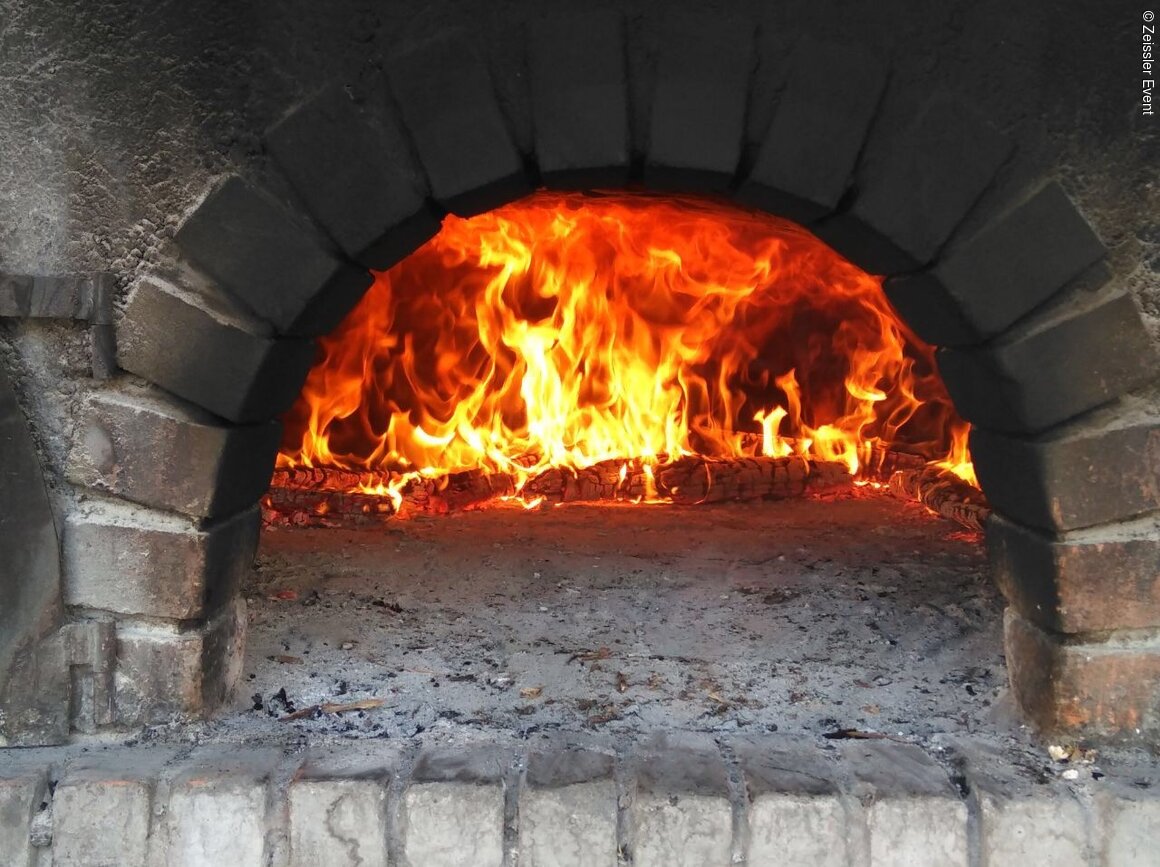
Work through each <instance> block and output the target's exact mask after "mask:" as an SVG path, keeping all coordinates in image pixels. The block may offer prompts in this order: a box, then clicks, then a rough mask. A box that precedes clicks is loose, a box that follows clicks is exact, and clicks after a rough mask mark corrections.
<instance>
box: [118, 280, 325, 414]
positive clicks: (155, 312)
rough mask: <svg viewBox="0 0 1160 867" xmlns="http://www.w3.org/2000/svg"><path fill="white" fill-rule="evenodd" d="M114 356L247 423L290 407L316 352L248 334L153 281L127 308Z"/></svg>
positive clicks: (141, 285)
mask: <svg viewBox="0 0 1160 867" xmlns="http://www.w3.org/2000/svg"><path fill="white" fill-rule="evenodd" d="M117 353H118V355H117V357H118V361H119V363H120V365H121V367H123V368H124V369H125V370H127V371H129V372H130V373H135V374H137V375H138V376H142V377H144V378H145V379H148V380H149V381H150V382H154V383H156V384H157V385H159V386H161V387H162V388H164V389H165V390H166V391H169V392H172V393H173V394H176V395H177V396H178V397H181V398H184V399H185V400H188V401H191V402H193V403H196V404H197V405H198V406H200V407H202V408H204V409H207V410H209V411H210V412H212V413H214V414H215V415H219V416H221V417H222V418H224V419H228V420H229V421H233V422H240V423H250V422H257V421H265V420H266V419H269V418H273V417H274V416H276V415H278V414H279V413H281V412H284V411H285V410H286V409H288V408H289V407H290V405H291V404H292V403H293V402H294V399H295V397H296V396H297V394H298V391H299V389H301V388H302V383H303V381H305V379H306V373H307V371H308V370H309V369H310V365H311V363H312V362H313V360H314V344H313V342H312V341H309V340H302V339H297V338H277V339H271V338H268V337H259V336H256V335H254V334H250V333H249V332H247V331H244V330H242V329H241V328H239V327H237V326H236V325H234V324H231V323H230V322H228V321H226V320H225V319H223V318H219V317H216V316H215V315H214V314H212V313H210V312H209V311H208V310H206V309H205V308H203V307H201V306H199V305H198V304H197V303H195V300H194V299H193V298H192V297H191V296H189V295H187V294H184V293H181V292H180V290H178V289H177V288H175V287H174V286H173V285H172V284H169V283H167V282H166V281H165V280H163V279H161V278H159V277H153V276H149V277H144V278H142V279H141V280H140V281H138V283H137V286H136V287H135V288H134V290H133V293H132V295H131V296H130V298H129V303H128V305H126V308H125V316H124V318H123V319H122V320H121V322H120V324H119V325H118V329H117Z"/></svg>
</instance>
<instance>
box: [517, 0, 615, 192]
mask: <svg viewBox="0 0 1160 867" xmlns="http://www.w3.org/2000/svg"><path fill="white" fill-rule="evenodd" d="M528 67H529V74H530V76H531V94H532V112H533V119H534V129H535V138H536V160H537V162H538V163H539V166H540V174H541V176H542V177H543V179H544V183H545V185H547V186H548V187H553V188H566V189H572V188H580V189H583V188H591V187H615V186H622V185H624V184H625V183H626V182H627V181H628V168H629V138H628V78H627V75H626V72H625V46H624V20H623V18H622V16H621V14H620V12H619V11H616V12H596V11H586V12H584V13H581V14H572V15H554V16H552V17H545V18H540V19H537V20H536V21H534V22H532V24H531V26H530V27H529V33H528Z"/></svg>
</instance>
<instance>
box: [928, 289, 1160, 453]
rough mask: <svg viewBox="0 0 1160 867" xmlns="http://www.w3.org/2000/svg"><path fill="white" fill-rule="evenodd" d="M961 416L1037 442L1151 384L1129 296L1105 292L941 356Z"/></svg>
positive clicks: (1149, 349) (1146, 341) (1147, 343)
mask: <svg viewBox="0 0 1160 867" xmlns="http://www.w3.org/2000/svg"><path fill="white" fill-rule="evenodd" d="M936 358H937V361H938V367H939V372H940V373H941V374H942V378H943V382H944V383H945V384H946V387H947V391H949V392H950V395H951V398H952V399H953V400H954V403H955V408H956V409H957V410H958V411H959V414H960V415H961V416H962V417H963V418H965V419H966V420H967V421H969V422H971V423H972V424H976V425H978V426H979V427H982V428H986V429H988V430H992V431H998V432H1000V433H1014V434H1036V433H1041V432H1043V431H1045V430H1047V429H1048V428H1050V427H1052V426H1053V425H1056V424H1059V423H1060V422H1062V421H1066V420H1067V419H1070V418H1072V417H1074V416H1077V415H1079V414H1080V413H1083V412H1086V411H1088V410H1090V409H1095V408H1096V407H1097V406H1100V405H1101V404H1105V403H1107V402H1108V401H1111V400H1112V399H1114V398H1116V397H1119V396H1120V395H1121V394H1124V393H1126V392H1128V391H1130V390H1132V389H1133V388H1136V387H1137V386H1139V385H1142V384H1144V383H1145V382H1147V381H1148V380H1150V379H1152V378H1153V377H1155V376H1156V371H1157V366H1156V350H1155V349H1154V348H1153V346H1152V341H1151V338H1150V337H1149V336H1148V332H1147V331H1146V330H1145V329H1144V324H1143V322H1142V321H1141V319H1140V313H1139V311H1138V310H1137V309H1136V304H1135V302H1134V301H1133V300H1132V296H1131V295H1130V294H1128V293H1126V292H1108V293H1106V294H1101V295H1099V296H1096V297H1094V298H1090V299H1089V298H1083V299H1082V301H1081V303H1076V304H1074V305H1068V306H1066V307H1063V308H1061V309H1060V310H1058V311H1052V312H1050V313H1049V314H1047V315H1045V316H1044V318H1043V319H1042V320H1039V319H1037V320H1034V321H1029V322H1028V323H1026V325H1025V326H1024V327H1022V328H1020V329H1017V330H1016V331H1014V332H1010V333H1009V334H1008V335H1007V336H1005V337H1004V338H1002V339H1000V340H998V341H996V342H993V343H989V344H987V345H985V346H983V347H979V348H977V349H950V348H946V349H940V350H939V351H938V354H937V356H936Z"/></svg>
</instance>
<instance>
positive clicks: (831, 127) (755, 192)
mask: <svg viewBox="0 0 1160 867" xmlns="http://www.w3.org/2000/svg"><path fill="white" fill-rule="evenodd" d="M885 87H886V66H885V65H884V64H883V63H881V62H879V61H878V59H877V58H875V57H874V56H873V55H871V54H870V53H869V52H867V51H864V50H861V49H859V48H858V47H856V46H852V45H848V44H847V45H834V44H831V43H827V42H818V41H817V40H814V39H811V38H809V37H806V38H803V39H802V40H801V41H800V42H799V43H798V45H797V47H796V48H795V49H794V52H793V57H792V58H791V60H790V70H789V78H788V80H787V82H786V85H785V88H784V89H783V90H782V93H781V96H780V98H779V99H778V101H777V105H776V107H775V108H774V114H773V120H772V122H771V123H770V126H769V129H768V131H767V132H766V134H765V139H764V140H763V141H762V143H761V147H760V149H759V150H758V152H757V159H756V161H755V162H754V165H753V168H752V169H751V170H750V172H749V175H748V177H747V178H746V179H745V181H744V183H742V185H741V188H740V189H739V190H738V191H737V199H738V201H741V202H743V203H744V204H747V205H750V206H752V207H755V208H761V209H763V210H765V211H769V212H770V213H772V214H778V215H780V216H783V217H786V218H788V219H791V220H796V221H798V222H800V223H808V222H812V221H814V220H817V219H819V218H821V217H824V216H826V215H827V214H830V213H832V212H833V211H834V209H835V208H836V207H837V206H838V202H839V200H840V199H841V198H842V195H843V193H845V192H846V190H847V188H848V187H849V185H850V182H851V180H852V178H853V174H854V165H855V163H856V162H857V160H858V152H859V151H860V150H861V148H862V142H863V141H864V140H865V138H866V133H867V130H868V129H869V127H870V121H871V119H872V118H873V117H874V112H875V111H876V110H877V108H878V102H879V100H880V99H881V98H882V91H883V90H884V89H885Z"/></svg>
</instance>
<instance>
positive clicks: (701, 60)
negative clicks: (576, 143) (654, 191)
mask: <svg viewBox="0 0 1160 867" xmlns="http://www.w3.org/2000/svg"><path fill="white" fill-rule="evenodd" d="M754 30H755V25H754V22H753V21H752V20H751V19H749V18H748V17H745V18H729V17H722V16H721V15H707V14H676V13H674V14H672V15H670V16H669V17H668V18H666V20H665V23H664V29H663V32H662V36H661V44H660V53H659V55H658V57H657V68H656V87H655V89H654V91H653V95H652V115H651V117H650V121H649V138H648V149H647V155H646V158H645V167H644V180H645V183H646V184H647V185H648V186H651V187H657V188H668V189H672V188H677V189H704V190H707V191H720V190H724V189H726V188H727V187H728V186H729V184H730V183H731V182H732V180H733V176H734V173H735V172H736V171H737V167H738V164H739V162H740V160H741V147H742V143H743V141H744V137H745V104H746V100H747V97H748V93H749V74H750V72H751V70H752V67H753V51H754V45H753V42H754Z"/></svg>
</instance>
